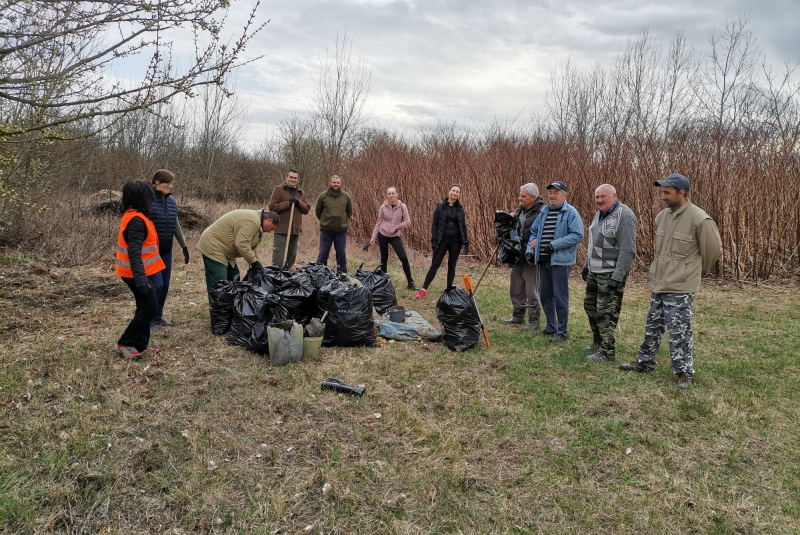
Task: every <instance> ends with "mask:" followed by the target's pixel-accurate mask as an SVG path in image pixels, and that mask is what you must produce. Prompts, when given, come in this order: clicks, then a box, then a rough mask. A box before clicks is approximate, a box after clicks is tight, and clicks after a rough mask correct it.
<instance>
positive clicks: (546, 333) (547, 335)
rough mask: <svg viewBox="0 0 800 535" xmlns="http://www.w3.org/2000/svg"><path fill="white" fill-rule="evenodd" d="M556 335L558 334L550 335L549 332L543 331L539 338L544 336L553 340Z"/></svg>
mask: <svg viewBox="0 0 800 535" xmlns="http://www.w3.org/2000/svg"><path fill="white" fill-rule="evenodd" d="M555 334H556V333H549V332H547V331H541V332H540V333H539V336H544V337H546V338H552V337H553V336H555Z"/></svg>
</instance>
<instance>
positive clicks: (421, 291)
mask: <svg viewBox="0 0 800 535" xmlns="http://www.w3.org/2000/svg"><path fill="white" fill-rule="evenodd" d="M426 295H428V292H427V291H426V290H425V288H422V289H421V290H420V291H419V293H418V294H417V295H415V296H414V299H422V298H423V297H425V296H426Z"/></svg>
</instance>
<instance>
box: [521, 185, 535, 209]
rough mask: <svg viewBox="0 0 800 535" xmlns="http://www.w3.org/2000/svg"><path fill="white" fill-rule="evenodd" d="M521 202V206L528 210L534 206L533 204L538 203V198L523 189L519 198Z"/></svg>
mask: <svg viewBox="0 0 800 535" xmlns="http://www.w3.org/2000/svg"><path fill="white" fill-rule="evenodd" d="M517 200H518V201H519V205H520V206H522V207H523V208H524V209H526V210H527V209H528V208H530V207H531V206H533V203H535V202H536V197H534V196H533V195H531V194H530V193H528V190H526V189H521V190H519V197H518V198H517Z"/></svg>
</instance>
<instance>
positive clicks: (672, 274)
mask: <svg viewBox="0 0 800 535" xmlns="http://www.w3.org/2000/svg"><path fill="white" fill-rule="evenodd" d="M655 185H656V186H658V187H659V188H661V201H662V202H663V203H664V204H665V205H666V208H665V209H664V210H662V211H661V212H660V213H659V214H658V215H657V216H656V219H655V223H656V254H655V258H654V259H653V263H652V264H650V291H651V294H650V309H649V310H648V311H647V319H646V321H645V326H644V340H643V341H642V345H641V346H640V347H639V356H638V357H637V358H636V360H635V361H633V362H631V363H630V364H623V365H622V366H620V367H619V369H620V370H622V371H634V372H651V371H653V370H654V369H655V367H656V360H655V359H656V352H657V351H658V348H659V346H660V345H661V339H662V338H663V336H664V329H665V327H666V330H667V331H669V354H670V358H671V359H672V373H674V374H675V376H676V377H677V386H678V388H679V389H681V390H685V389H687V388H689V385H691V383H692V378H693V377H694V367H693V362H692V345H693V339H692V324H691V315H692V303H693V302H694V294H695V293H696V292H697V291H698V290H699V289H700V278H701V277H702V276H704V275H706V274H708V272H709V271H710V270H711V267H712V266H713V265H714V263H715V262H716V261H717V259H718V258H719V256H720V254H721V253H722V240H720V237H719V230H717V225H716V223H714V220H713V219H711V217H709V215H708V214H707V213H705V212H704V211H703V210H701V209H700V208H698V207H697V206H695V205H694V204H692V203H691V202H690V201H689V199H688V198H687V197H686V194H687V193H688V191H689V179H688V178H686V177H685V176H683V175H680V174H677V173H674V174H671V175H669V176H668V177H667V178H665V179H664V180H657V181H656V182H655Z"/></svg>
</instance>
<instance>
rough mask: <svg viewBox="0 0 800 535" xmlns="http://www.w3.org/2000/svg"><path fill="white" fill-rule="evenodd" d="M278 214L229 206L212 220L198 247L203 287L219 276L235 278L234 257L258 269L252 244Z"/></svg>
mask: <svg viewBox="0 0 800 535" xmlns="http://www.w3.org/2000/svg"><path fill="white" fill-rule="evenodd" d="M280 221H281V218H280V216H279V215H278V214H276V213H275V212H265V211H264V210H244V209H241V210H232V211H230V212H228V213H227V214H225V215H223V216H222V217H220V218H219V219H217V220H216V221H214V222H213V223H212V224H211V225H210V226H209V227H208V228H207V229H205V230H204V231H203V234H202V235H201V236H200V241H198V242H197V250H198V251H200V252H201V253H202V254H203V266H204V267H205V273H206V289H207V290H208V291H209V292H211V289H212V288H213V287H214V286H215V285H216V284H217V283H218V282H219V281H221V280H234V279H235V277H236V276H237V275H239V267H238V266H237V265H236V259H237V258H239V257H241V258H243V259H244V261H245V262H247V263H248V264H249V265H250V268H251V269H261V263H260V262H259V261H258V256H256V252H255V248H256V246H257V245H258V244H259V243H261V237H262V236H263V234H264V232H272V231H273V230H275V229H276V228H277V227H278V225H279V224H280Z"/></svg>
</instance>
